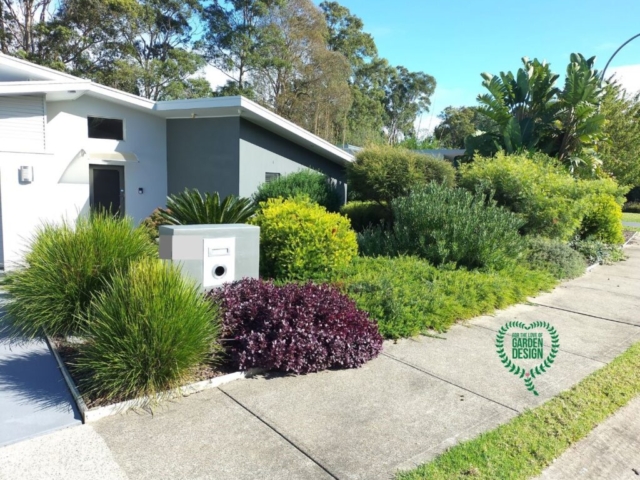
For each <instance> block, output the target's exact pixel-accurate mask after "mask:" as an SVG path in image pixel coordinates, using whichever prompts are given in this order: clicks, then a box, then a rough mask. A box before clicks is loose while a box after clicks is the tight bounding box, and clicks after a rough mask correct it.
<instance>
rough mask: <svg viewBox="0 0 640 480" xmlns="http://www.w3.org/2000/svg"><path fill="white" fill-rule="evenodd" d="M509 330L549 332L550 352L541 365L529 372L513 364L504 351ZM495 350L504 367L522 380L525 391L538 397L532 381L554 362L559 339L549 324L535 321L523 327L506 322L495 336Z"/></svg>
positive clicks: (515, 322) (521, 324)
mask: <svg viewBox="0 0 640 480" xmlns="http://www.w3.org/2000/svg"><path fill="white" fill-rule="evenodd" d="M511 328H521V329H523V330H533V329H535V328H544V329H545V330H546V331H547V332H549V335H550V336H551V351H550V352H549V355H547V358H545V359H544V361H543V362H542V363H540V364H539V365H537V366H535V367H533V368H531V369H529V370H527V369H525V368H522V367H520V366H519V365H516V364H515V363H513V362H512V361H511V359H510V358H509V356H508V355H507V354H506V353H505V351H504V337H505V335H506V334H507V331H509V329H511ZM496 348H497V349H498V350H497V352H498V356H499V357H500V361H501V362H502V364H503V365H504V367H505V368H506V369H507V370H509V372H511V373H513V374H514V375H515V376H517V377H518V378H524V384H525V386H526V387H527V390H529V391H530V392H533V394H534V395H538V392H537V391H536V387H535V385H534V384H533V379H534V378H536V376H539V375H542V374H543V373H545V372H546V371H547V370H548V369H549V368H551V365H552V364H553V362H554V361H555V359H556V356H557V355H558V351H559V349H560V339H559V336H558V332H557V331H556V329H555V328H554V327H553V326H552V325H551V324H549V322H543V321H540V320H536V321H535V322H533V323H531V324H529V325H525V324H524V323H523V322H520V321H516V320H514V321H511V322H507V323H506V324H504V325H503V326H502V328H500V330H498V334H497V335H496Z"/></svg>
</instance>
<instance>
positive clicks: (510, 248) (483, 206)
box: [358, 183, 524, 268]
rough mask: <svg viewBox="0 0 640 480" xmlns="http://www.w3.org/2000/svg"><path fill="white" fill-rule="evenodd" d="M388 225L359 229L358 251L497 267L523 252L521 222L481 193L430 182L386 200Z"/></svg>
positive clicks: (458, 264)
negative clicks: (390, 220) (390, 219)
mask: <svg viewBox="0 0 640 480" xmlns="http://www.w3.org/2000/svg"><path fill="white" fill-rule="evenodd" d="M391 209H392V210H393V219H394V223H393V227H392V228H391V229H384V228H381V227H376V228H372V229H369V230H365V231H364V233H362V234H361V235H360V236H359V237H358V240H359V244H360V250H361V252H362V254H364V255H369V256H375V255H391V256H395V255H416V256H418V257H421V258H423V259H425V260H428V261H430V262H431V263H432V264H434V265H442V264H447V263H453V264H455V265H457V266H464V267H467V268H482V267H491V268H502V267H504V266H505V265H506V264H507V263H509V262H511V261H513V260H515V259H516V258H518V256H519V254H520V253H521V252H522V250H523V247H524V245H523V241H522V237H521V236H520V234H519V233H518V228H520V227H521V226H522V224H523V222H522V220H521V219H520V218H519V217H517V216H516V215H514V214H513V213H511V212H509V211H508V210H505V209H503V208H500V207H497V206H495V205H494V204H493V203H492V202H486V201H485V197H484V195H482V194H476V195H472V194H471V193H469V192H468V191H466V190H464V189H461V188H449V187H446V186H443V185H437V184H434V183H432V184H430V185H428V186H427V187H424V188H421V189H418V190H416V191H414V192H412V193H411V194H410V195H408V196H406V197H400V198H397V199H395V200H393V202H391Z"/></svg>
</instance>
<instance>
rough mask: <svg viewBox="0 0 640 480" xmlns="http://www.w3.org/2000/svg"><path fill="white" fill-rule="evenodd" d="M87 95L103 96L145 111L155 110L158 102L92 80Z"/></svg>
mask: <svg viewBox="0 0 640 480" xmlns="http://www.w3.org/2000/svg"><path fill="white" fill-rule="evenodd" d="M87 95H90V96H92V97H98V98H103V99H105V100H108V101H111V102H114V103H119V104H120V105H125V106H127V107H133V108H137V109H138V110H145V111H151V110H153V108H154V106H155V104H156V102H154V101H153V100H149V99H148V98H143V97H139V96H137V95H133V94H131V93H126V92H123V91H121V90H116V89H115V88H111V87H105V86H104V85H100V84H98V83H93V82H91V85H90V86H89V88H88V89H87Z"/></svg>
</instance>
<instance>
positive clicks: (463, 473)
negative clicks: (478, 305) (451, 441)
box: [396, 342, 640, 480]
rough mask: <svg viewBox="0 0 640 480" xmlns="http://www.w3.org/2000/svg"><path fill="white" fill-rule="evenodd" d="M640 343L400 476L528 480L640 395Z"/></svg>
mask: <svg viewBox="0 0 640 480" xmlns="http://www.w3.org/2000/svg"><path fill="white" fill-rule="evenodd" d="M638 371H640V342H639V343H636V344H635V345H633V346H632V347H631V348H629V349H628V350H627V351H626V352H625V353H623V354H622V355H620V356H619V357H617V358H616V359H615V360H613V361H612V362H611V363H610V364H608V365H607V366H605V367H604V368H602V369H600V370H598V371H597V372H595V373H593V374H591V375H589V376H588V377H586V378H585V379H584V380H582V381H581V382H580V383H578V384H577V385H575V386H574V387H573V388H571V390H568V391H566V392H563V393H561V394H560V395H558V396H557V397H554V398H553V399H551V400H549V401H548V402H546V403H545V404H543V405H541V406H540V407H537V408H534V409H533V410H528V411H527V412H525V413H523V414H522V415H520V416H518V417H516V418H514V419H513V420H511V421H510V422H509V423H506V424H505V425H502V426H500V427H498V428H496V429H495V430H492V431H491V432H487V433H484V434H482V435H480V436H479V437H477V438H475V439H473V440H470V441H467V442H464V443H461V444H459V445H457V446H455V447H453V448H451V449H449V450H448V451H446V452H445V453H443V454H442V455H440V456H439V457H438V458H436V459H435V460H433V461H432V462H429V463H426V464H424V465H422V466H420V467H418V468H417V469H415V470H412V471H409V472H400V473H398V475H397V477H396V478H397V480H422V479H429V480H437V479H447V480H450V479H456V478H458V479H469V478H473V479H492V480H493V479H510V480H517V479H525V478H529V477H531V476H534V475H538V474H539V473H540V472H541V471H542V470H543V469H544V468H545V467H546V466H548V465H549V464H550V463H551V462H552V461H553V460H554V459H556V458H557V457H559V456H560V455H561V454H562V453H563V452H564V451H565V450H566V449H567V448H568V447H569V446H570V445H572V444H573V443H575V442H577V441H578V440H580V439H582V438H583V437H585V436H586V435H587V434H588V433H589V432H591V430H593V428H595V427H596V426H597V425H598V424H599V423H600V422H602V421H603V420H605V419H606V418H607V417H608V416H609V415H611V414H612V413H614V412H615V411H616V410H618V409H619V408H620V407H622V406H624V405H626V404H627V403H628V402H629V401H630V400H631V399H632V398H633V397H634V396H636V395H638V394H640V375H638Z"/></svg>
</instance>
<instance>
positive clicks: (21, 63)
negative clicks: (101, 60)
mask: <svg viewBox="0 0 640 480" xmlns="http://www.w3.org/2000/svg"><path fill="white" fill-rule="evenodd" d="M0 65H7V66H9V67H16V68H17V69H18V70H22V71H23V72H26V73H27V74H29V73H31V74H35V75H36V76H43V77H45V78H49V79H50V80H60V79H62V80H75V81H79V80H80V79H79V78H78V77H74V76H73V75H69V74H68V73H64V72H59V71H58V70H54V69H52V68H48V67H43V66H42V65H38V64H36V63H32V62H29V61H27V60H22V59H21V58H16V57H12V56H11V55H6V54H4V53H0Z"/></svg>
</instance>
